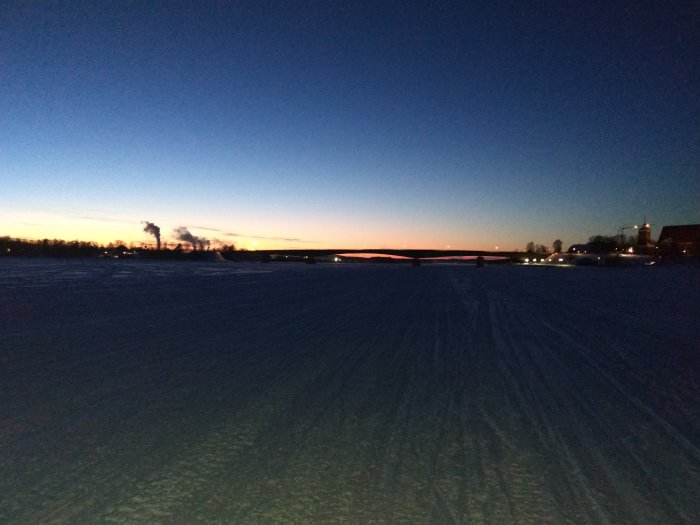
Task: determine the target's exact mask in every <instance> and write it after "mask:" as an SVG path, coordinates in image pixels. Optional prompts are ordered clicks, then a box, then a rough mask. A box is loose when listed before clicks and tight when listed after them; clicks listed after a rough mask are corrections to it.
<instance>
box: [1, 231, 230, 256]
mask: <svg viewBox="0 0 700 525" xmlns="http://www.w3.org/2000/svg"><path fill="white" fill-rule="evenodd" d="M188 248H189V246H188ZM219 251H220V252H221V254H222V255H223V256H224V257H227V258H233V257H234V252H236V246H235V245H233V244H224V245H223V246H222V247H221V249H220V250H219ZM187 253H188V252H187V251H186V250H185V247H184V246H183V245H182V244H181V243H178V244H177V245H175V246H173V247H172V248H169V247H168V244H167V243H163V248H162V249H160V250H157V249H152V248H149V247H147V246H146V245H144V246H142V247H136V248H133V247H132V248H128V247H127V246H126V245H125V243H124V242H123V241H115V242H114V243H109V244H108V245H107V246H104V245H102V244H97V243H94V242H88V241H65V240H63V239H42V240H29V239H17V238H12V237H9V236H4V237H0V257H2V256H5V257H7V256H23V257H99V256H103V257H124V256H133V255H136V254H139V255H144V256H149V257H158V258H178V257H181V256H185V255H186V254H187Z"/></svg>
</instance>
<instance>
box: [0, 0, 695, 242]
mask: <svg viewBox="0 0 700 525" xmlns="http://www.w3.org/2000/svg"><path fill="white" fill-rule="evenodd" d="M467 4H468V6H467ZM534 5H537V7H533V6H534ZM0 9H1V11H0V29H1V31H2V36H1V38H2V48H1V58H0V60H1V62H0V182H1V185H0V188H1V195H2V197H1V198H0V235H12V236H19V237H27V238H43V237H49V238H53V237H57V238H64V239H83V240H95V241H99V242H105V243H106V242H109V241H113V240H115V239H122V240H126V241H127V242H129V241H135V242H140V241H145V240H148V236H147V234H145V233H143V232H142V227H143V225H142V224H141V221H144V220H149V221H153V222H155V223H156V224H158V225H159V226H160V227H161V229H162V232H163V238H164V240H170V239H171V237H172V236H171V232H172V231H173V229H174V228H177V227H179V226H187V227H188V228H189V229H190V231H192V233H194V234H196V235H200V236H205V237H208V238H210V239H220V240H222V241H224V242H227V243H230V242H233V243H235V244H237V245H238V246H239V247H241V248H254V247H258V248H270V247H309V248H313V247H318V248H321V247H343V248H360V247H363V246H366V247H368V248H369V247H372V248H374V247H394V248H400V247H402V246H407V247H414V248H415V247H421V248H443V247H446V246H448V245H449V246H451V247H452V248H465V249H466V248H472V249H491V248H493V247H495V246H499V247H501V249H508V250H510V249H513V248H520V249H523V248H524V246H525V243H526V242H528V241H534V242H536V243H543V244H547V245H551V243H552V241H553V240H554V239H556V238H560V239H562V240H563V241H564V244H565V245H566V246H568V245H569V244H571V243H573V242H580V241H586V240H587V239H588V237H589V236H590V235H594V234H615V233H617V231H618V228H620V226H622V225H623V224H632V223H635V222H640V221H641V220H642V218H643V216H646V217H647V218H648V220H649V221H650V222H651V223H652V231H653V236H654V237H656V236H658V233H659V232H660V228H661V226H662V225H664V224H687V223H699V222H700V147H699V145H700V58H699V57H700V52H699V50H700V7H699V4H698V3H697V2H696V1H688V2H672V1H671V2H669V1H662V2H622V1H620V2H618V1H615V2H610V1H605V2H564V1H562V2H558V1H557V2H555V1H552V2H536V3H535V2H524V1H515V2H495V1H492V0H490V1H485V2H462V1H459V2H438V1H435V2H380V1H378V0H375V1H369V2H360V1H350V2H332V1H291V0H290V1H287V2H264V1H251V2H234V1H231V2H205V1H193V2H170V1H169V2H128V1H117V2H76V1H69V2H48V1H47V2H39V1H36V2H35V1H22V2H11V1H8V0H5V1H4V2H2V7H0ZM626 233H631V232H626Z"/></svg>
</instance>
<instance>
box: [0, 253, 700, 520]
mask: <svg viewBox="0 0 700 525" xmlns="http://www.w3.org/2000/svg"><path fill="white" fill-rule="evenodd" d="M699 306H700V269H697V268H684V267H679V268H624V269H623V268H616V269H607V268H528V267H486V268H475V267H473V266H455V265H444V266H439V265H424V266H421V267H411V266H409V265H405V266H404V265H401V266H396V265H343V264H335V265H331V264H328V265H324V264H317V265H301V264H299V265H291V264H289V265H285V264H268V265H263V264H242V263H238V264H237V263H219V264H205V263H184V262H180V263H167V262H147V261H111V260H79V261H55V260H17V259H14V260H13V259H9V258H8V259H4V260H0V381H1V382H0V472H1V475H0V522H1V523H140V522H142V523H196V522H206V523H254V524H257V523H260V524H274V523H284V524H314V523H323V524H326V523H328V524H331V523H350V524H366V523H386V524H400V523H436V524H452V523H498V524H500V523H544V522H547V523H614V524H618V523H635V524H636V523H650V524H652V523H653V524H659V523H664V524H669V523H700V496H699V495H700V309H699Z"/></svg>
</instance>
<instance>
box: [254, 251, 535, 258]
mask: <svg viewBox="0 0 700 525" xmlns="http://www.w3.org/2000/svg"><path fill="white" fill-rule="evenodd" d="M247 253H248V254H250V255H252V254H257V255H258V256H268V257H276V256H277V257H279V256H285V255H287V256H293V257H307V258H311V257H314V258H315V257H324V256H333V255H340V254H343V255H351V254H357V255H362V254H372V255H376V256H378V257H382V256H385V257H406V258H407V259H433V258H439V257H479V256H481V257H498V258H501V259H510V260H516V259H519V258H522V257H523V256H524V255H525V254H523V253H522V252H505V251H486V250H432V249H415V248H412V249H391V248H363V249H345V248H334V249H331V248H323V249H292V250H286V249H277V250H256V251H254V252H247Z"/></svg>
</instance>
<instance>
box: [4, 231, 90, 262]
mask: <svg viewBox="0 0 700 525" xmlns="http://www.w3.org/2000/svg"><path fill="white" fill-rule="evenodd" d="M99 253H100V246H98V245H97V244H95V243H93V242H85V241H64V240H63V239H52V240H49V239H43V240H40V241H32V240H25V239H13V238H11V237H7V236H6V237H0V255H4V256H8V255H22V256H28V257H40V256H45V257H94V256H97V255H98V254H99Z"/></svg>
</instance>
